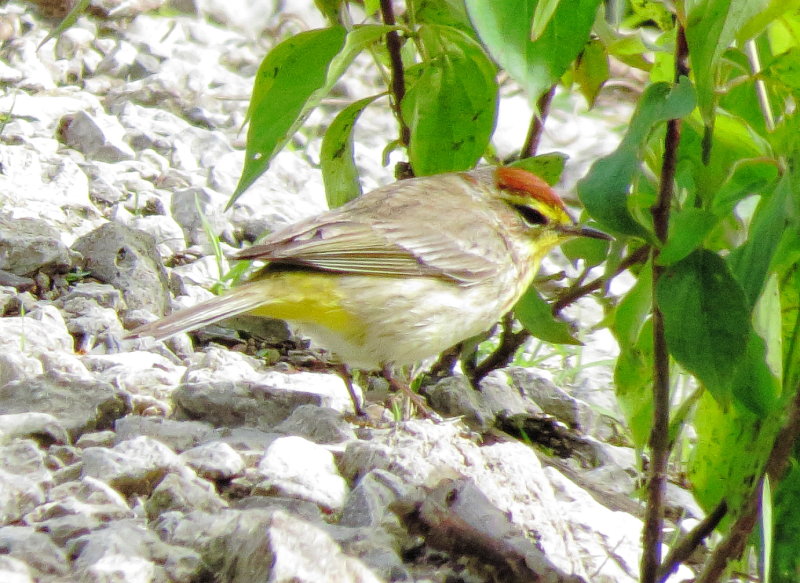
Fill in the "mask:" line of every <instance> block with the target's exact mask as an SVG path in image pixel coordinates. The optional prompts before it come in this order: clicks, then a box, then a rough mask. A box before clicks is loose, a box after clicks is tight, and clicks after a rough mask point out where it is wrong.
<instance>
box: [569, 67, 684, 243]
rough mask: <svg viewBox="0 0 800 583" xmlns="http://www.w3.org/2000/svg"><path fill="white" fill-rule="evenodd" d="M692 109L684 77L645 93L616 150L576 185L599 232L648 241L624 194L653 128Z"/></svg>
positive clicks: (601, 159)
mask: <svg viewBox="0 0 800 583" xmlns="http://www.w3.org/2000/svg"><path fill="white" fill-rule="evenodd" d="M693 108H694V90H693V89H692V86H691V84H690V83H689V81H688V79H686V78H685V77H683V78H681V81H680V82H679V83H678V84H677V85H675V86H670V85H669V84H668V83H655V84H653V85H650V86H649V87H648V88H647V89H646V90H645V92H644V94H643V95H642V97H641V98H640V99H639V104H638V106H637V108H636V111H635V112H634V114H633V117H632V118H631V121H630V124H629V126H628V131H627V132H626V134H625V137H624V138H623V139H622V143H620V145H619V147H618V148H617V150H616V151H615V152H613V153H612V154H610V155H608V156H606V157H605V158H600V159H599V160H597V162H595V163H594V165H593V166H592V168H591V170H589V174H588V175H587V176H586V177H585V178H584V179H583V180H581V181H580V182H579V183H578V196H579V197H580V199H581V201H582V202H583V204H584V206H585V207H586V210H587V211H588V212H589V214H590V215H591V216H592V218H594V219H595V220H597V222H599V223H600V225H601V227H602V228H604V229H607V230H609V231H612V232H614V233H620V234H625V235H634V236H638V237H642V238H644V239H649V238H650V237H649V235H648V232H647V230H646V229H645V228H644V227H643V226H642V225H640V224H639V223H637V222H636V220H635V219H634V218H633V216H632V215H631V213H630V211H629V210H628V191H629V190H630V187H631V183H632V181H633V178H634V175H635V174H636V172H637V170H638V168H639V163H640V159H641V157H642V150H643V148H644V146H645V143H646V141H647V138H648V136H649V135H650V132H651V131H652V130H653V127H654V126H655V125H656V124H658V123H662V122H665V121H667V120H669V119H673V118H681V117H684V116H686V115H688V114H689V113H690V112H691V111H692V109H693Z"/></svg>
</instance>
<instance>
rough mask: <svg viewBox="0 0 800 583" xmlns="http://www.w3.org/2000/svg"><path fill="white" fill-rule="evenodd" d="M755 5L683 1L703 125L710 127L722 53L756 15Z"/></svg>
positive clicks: (747, 0)
mask: <svg viewBox="0 0 800 583" xmlns="http://www.w3.org/2000/svg"><path fill="white" fill-rule="evenodd" d="M759 4H760V2H753V0H694V1H692V2H687V5H686V10H687V15H686V24H685V30H686V42H687V44H688V45H689V54H690V55H692V74H693V79H694V82H695V86H696V87H697V105H698V107H699V108H700V113H701V115H702V116H703V121H704V122H705V125H706V126H707V127H713V119H714V106H715V104H716V102H717V95H716V83H717V80H718V78H719V76H718V74H717V72H718V68H719V64H720V61H721V60H722V55H723V54H724V52H725V51H726V50H727V49H728V48H729V47H730V46H731V45H732V44H733V42H734V40H735V39H736V34H737V32H739V31H740V30H741V28H742V26H743V25H744V23H746V22H749V21H750V20H751V19H752V18H753V17H754V16H755V15H757V14H758V11H759V9H760V8H761V7H760V6H759Z"/></svg>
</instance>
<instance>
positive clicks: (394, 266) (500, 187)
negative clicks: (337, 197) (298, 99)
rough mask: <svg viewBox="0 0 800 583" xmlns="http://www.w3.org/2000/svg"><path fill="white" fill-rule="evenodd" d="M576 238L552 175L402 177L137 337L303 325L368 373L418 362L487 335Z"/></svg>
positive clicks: (287, 233) (262, 255)
mask: <svg viewBox="0 0 800 583" xmlns="http://www.w3.org/2000/svg"><path fill="white" fill-rule="evenodd" d="M575 236H587V237H595V238H609V237H608V235H606V234H604V233H601V232H599V231H595V230H593V229H589V228H585V227H579V226H577V225H575V224H574V223H573V221H572V219H571V218H570V216H569V215H568V214H567V211H566V209H565V207H564V204H563V202H562V201H561V200H560V199H559V198H558V196H557V195H556V194H555V192H553V190H552V189H551V188H550V187H549V186H548V185H547V183H545V182H544V181H543V180H542V179H540V178H539V177H537V176H536V175H534V174H531V173H530V172H527V171H525V170H521V169H518V168H508V167H499V168H496V167H484V168H479V169H476V170H473V171H471V172H460V173H453V174H441V175H437V176H428V177H423V178H413V179H409V180H403V181H400V182H397V183H395V184H391V185H389V186H384V187H382V188H379V189H377V190H374V191H372V192H370V193H368V194H365V195H363V196H361V197H360V198H357V199H356V200H353V201H351V202H349V203H347V204H346V205H344V206H342V207H340V208H338V209H334V210H330V211H327V212H324V213H322V214H320V215H318V216H316V217H312V218H310V219H308V220H305V221H302V222H299V223H296V224H294V225H290V226H288V227H287V228H284V229H283V230H281V231H278V232H276V233H274V234H272V235H270V236H269V237H267V238H266V239H265V240H264V241H263V242H262V243H260V244H258V245H255V246H253V247H251V248H249V249H246V250H244V251H242V252H240V253H239V254H238V255H236V258H237V259H255V260H261V261H267V262H268V263H267V265H266V266H264V267H263V268H261V269H260V270H259V271H257V272H256V273H255V274H254V275H253V276H252V277H251V278H250V279H249V280H248V281H247V282H246V283H244V284H242V285H239V286H237V287H234V288H233V289H232V290H230V291H228V292H226V293H224V294H223V295H220V296H218V297H215V298H213V299H210V300H207V301H205V302H202V303H200V304H198V305H196V306H193V307H191V308H188V309H185V310H181V311H179V312H176V313H173V314H171V315H169V316H167V317H165V318H163V319H161V320H158V321H155V322H153V323H150V324H146V325H144V326H141V327H139V328H136V329H135V330H133V331H132V332H131V333H130V334H129V337H140V336H153V337H155V338H157V339H163V338H166V337H169V336H171V335H173V334H177V333H179V332H186V331H190V330H194V329H196V328H200V327H202V326H205V325H207V324H210V323H212V322H216V321H218V320H222V319H225V318H230V317H232V316H236V315H238V314H242V313H245V312H246V313H250V314H253V315H256V316H264V317H269V318H279V319H283V320H287V321H289V322H291V323H294V324H297V325H298V326H299V327H300V328H301V329H302V330H303V331H304V332H305V333H306V334H308V335H309V336H310V337H311V338H312V340H316V341H317V342H318V343H319V344H320V345H321V346H323V347H326V348H328V349H330V350H331V351H332V352H334V353H335V354H337V355H338V356H339V357H340V358H341V359H342V360H343V362H345V363H347V364H348V365H350V366H354V367H357V368H364V369H370V370H378V369H380V368H381V367H382V366H385V365H387V364H389V363H392V364H395V365H405V364H412V363H415V362H418V361H420V360H423V359H425V358H428V357H430V356H434V355H436V354H438V353H440V352H442V351H443V350H445V349H447V348H449V347H451V346H453V345H454V344H456V343H458V342H460V341H462V340H464V339H466V338H469V337H471V336H474V335H476V334H479V333H481V332H483V331H485V330H487V329H488V328H490V327H491V326H492V325H494V324H495V322H497V320H498V319H499V318H500V317H501V316H502V315H503V314H505V313H506V312H508V311H509V310H510V309H511V308H513V307H514V304H515V303H516V302H517V300H518V299H519V297H520V296H521V295H522V293H523V292H524V291H525V290H526V288H527V287H528V286H529V285H530V283H531V281H532V279H533V277H534V275H535V274H536V271H537V269H538V267H539V263H540V261H541V259H542V258H543V257H544V256H545V255H546V254H547V253H548V252H549V251H550V250H551V249H552V248H553V247H554V246H555V245H557V244H559V243H561V242H563V241H565V240H566V239H568V238H571V237H575Z"/></svg>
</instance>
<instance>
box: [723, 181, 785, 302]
mask: <svg viewBox="0 0 800 583" xmlns="http://www.w3.org/2000/svg"><path fill="white" fill-rule="evenodd" d="M793 196H794V192H793V187H792V184H791V176H790V175H789V174H786V175H785V176H784V177H783V178H782V179H781V180H780V182H779V183H778V185H777V186H776V188H775V191H774V192H773V193H772V194H771V195H769V196H765V197H764V198H762V200H761V202H760V203H759V205H758V207H757V208H756V213H755V215H754V216H753V221H752V224H751V225H750V233H749V236H748V238H747V241H746V242H745V243H744V244H743V245H741V246H739V247H737V248H736V249H734V250H733V251H732V252H731V254H730V255H729V256H728V259H727V262H728V266H729V267H730V269H731V272H733V274H734V275H735V276H736V279H738V280H739V283H740V284H741V286H742V288H743V289H744V291H745V294H746V297H747V300H748V302H749V303H750V305H753V304H754V303H755V301H756V299H757V298H758V296H759V294H760V293H761V290H762V288H763V286H764V282H765V281H766V277H767V273H768V271H769V266H770V264H771V262H772V258H773V255H774V254H775V250H776V249H777V248H778V244H779V243H780V240H781V237H782V236H783V233H784V231H785V230H786V229H787V228H789V225H790V218H791V215H792V211H791V208H790V207H791V205H792V204H793V203H792V198H793ZM796 218H797V217H795V219H796Z"/></svg>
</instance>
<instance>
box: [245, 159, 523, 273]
mask: <svg viewBox="0 0 800 583" xmlns="http://www.w3.org/2000/svg"><path fill="white" fill-rule="evenodd" d="M432 180H435V182H433V183H432V182H431V181H432ZM443 181H444V182H443ZM434 187H435V189H436V192H435V193H434V194H435V197H436V198H435V200H434V202H435V203H436V204H431V201H426V204H424V205H423V204H420V200H422V199H423V198H429V197H430V196H433V195H432V194H431V190H432V189H433V188H434ZM475 190H476V189H475V184H474V183H472V182H469V183H468V182H467V181H466V180H465V179H464V178H463V176H462V175H458V174H452V175H447V176H441V175H440V176H437V177H436V178H417V179H410V180H406V181H403V182H400V183H396V184H394V185H391V186H389V187H383V188H380V189H378V190H375V191H372V192H371V193H369V194H367V195H365V196H362V197H361V198H359V199H356V200H355V201H353V202H351V203H348V204H347V205H345V206H343V207H341V208H339V209H335V210H332V211H328V212H326V213H323V214H321V215H319V216H316V217H312V218H311V219H308V220H306V221H303V222H301V223H297V224H295V225H291V226H289V227H287V228H286V229H284V230H282V231H279V232H276V233H274V234H273V235H271V236H270V237H268V238H267V239H266V240H265V241H263V242H262V243H260V244H258V245H254V246H253V247H251V248H249V249H246V250H244V251H242V252H240V253H239V254H238V255H237V258H239V259H255V260H262V261H269V262H272V263H280V264H290V265H301V266H305V267H311V268H315V269H321V270H326V271H335V272H340V273H359V274H373V275H386V276H411V277H415V276H429V277H440V278H444V279H450V280H454V281H457V282H460V283H465V284H469V283H476V282H478V281H482V280H485V279H486V278H488V277H492V276H493V275H494V274H495V273H496V272H497V265H498V261H501V260H502V259H503V257H505V256H507V254H508V242H507V241H506V239H505V237H504V235H503V233H504V231H503V229H502V225H499V224H498V218H497V209H496V208H492V207H490V203H489V202H488V201H487V199H486V197H485V196H481V195H480V193H476V192H475ZM501 204H502V203H501ZM437 214H438V216H437Z"/></svg>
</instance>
